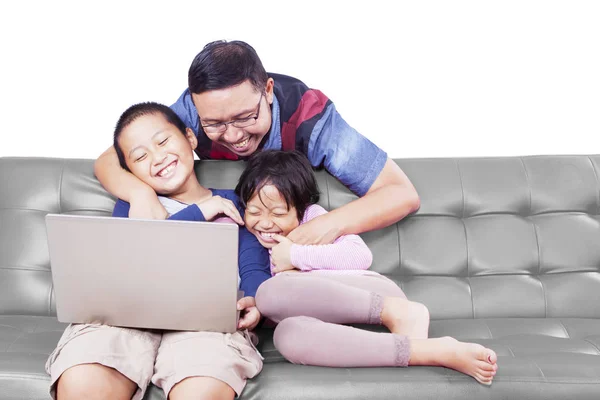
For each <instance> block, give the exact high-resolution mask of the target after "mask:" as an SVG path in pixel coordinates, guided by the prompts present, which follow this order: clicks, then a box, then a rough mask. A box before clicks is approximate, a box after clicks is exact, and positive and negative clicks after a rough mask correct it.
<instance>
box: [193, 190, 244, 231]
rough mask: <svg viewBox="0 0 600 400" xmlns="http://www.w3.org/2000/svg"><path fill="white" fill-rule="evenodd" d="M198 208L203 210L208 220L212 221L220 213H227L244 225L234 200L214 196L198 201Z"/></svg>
mask: <svg viewBox="0 0 600 400" xmlns="http://www.w3.org/2000/svg"><path fill="white" fill-rule="evenodd" d="M198 208H199V209H200V211H202V214H203V215H204V218H206V220H207V221H211V220H212V219H214V218H215V217H216V216H217V215H219V214H225V215H227V216H228V217H229V218H231V219H232V220H234V221H235V222H236V223H237V224H239V225H244V220H243V219H242V217H241V215H240V212H239V211H238V210H237V208H236V207H235V204H233V201H231V200H229V199H224V198H222V197H221V196H212V197H210V198H209V199H207V200H204V201H202V202H200V203H198Z"/></svg>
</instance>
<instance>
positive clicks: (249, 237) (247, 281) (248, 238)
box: [213, 190, 271, 297]
mask: <svg viewBox="0 0 600 400" xmlns="http://www.w3.org/2000/svg"><path fill="white" fill-rule="evenodd" d="M213 194H215V195H219V196H221V197H224V198H227V199H229V200H231V201H233V204H235V206H236V208H237V209H238V211H239V213H240V215H241V216H242V218H244V208H243V207H242V205H241V203H240V200H239V198H238V196H236V195H235V193H234V191H233V190H214V191H213ZM238 233H239V242H238V268H239V271H240V281H241V282H240V289H241V290H243V291H244V296H252V297H254V296H255V295H256V291H257V290H258V287H259V286H260V285H261V283H263V282H264V281H266V280H267V279H269V278H270V277H271V270H270V263H269V253H268V251H267V249H265V248H264V247H263V246H262V245H261V244H260V242H259V241H258V239H256V236H254V235H253V234H252V233H250V232H249V231H248V230H247V229H246V228H245V227H243V226H240V227H239V230H238Z"/></svg>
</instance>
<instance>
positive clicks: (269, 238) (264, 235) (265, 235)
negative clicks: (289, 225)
mask: <svg viewBox="0 0 600 400" xmlns="http://www.w3.org/2000/svg"><path fill="white" fill-rule="evenodd" d="M256 233H258V235H259V236H260V238H261V239H262V240H263V241H264V242H269V243H277V241H276V240H275V239H273V235H281V233H282V232H281V231H279V232H262V231H256Z"/></svg>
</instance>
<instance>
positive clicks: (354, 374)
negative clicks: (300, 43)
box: [243, 318, 600, 400]
mask: <svg viewBox="0 0 600 400" xmlns="http://www.w3.org/2000/svg"><path fill="white" fill-rule="evenodd" d="M359 327H360V328H362V329H371V330H377V331H384V330H383V328H379V327H378V328H374V327H368V326H359ZM598 332H600V320H598V319H588V318H494V319H456V320H437V321H432V322H431V327H430V336H431V337H441V336H453V337H455V338H457V339H459V340H461V341H471V342H476V343H480V344H482V345H484V346H487V347H490V348H492V349H493V350H494V351H496V353H497V354H498V366H499V370H498V374H497V375H496V377H495V379H494V383H493V386H494V387H495V388H498V387H499V386H502V390H494V391H493V392H492V391H490V388H488V387H486V386H484V385H477V384H475V385H474V384H473V382H474V380H473V379H472V378H470V377H467V376H465V375H463V374H461V373H458V372H456V371H454V370H451V369H447V368H438V367H411V368H320V367H309V366H302V367H299V366H293V365H292V364H290V363H288V362H286V361H285V360H284V359H283V358H282V356H281V355H280V354H279V353H278V352H277V351H276V350H275V348H274V346H273V341H272V335H271V333H272V332H269V331H264V332H263V336H262V339H263V340H262V343H261V346H260V347H259V348H260V349H261V353H262V355H263V356H264V357H265V367H264V369H263V371H262V373H261V374H260V375H259V377H258V378H257V379H255V380H254V381H251V382H249V383H248V386H247V388H246V391H245V392H244V396H243V397H244V398H248V399H260V398H262V396H264V398H276V399H286V400H287V399H290V400H291V399H435V400H439V399H443V398H478V399H479V398H481V399H486V398H500V397H497V394H498V393H502V397H501V398H504V399H566V398H569V393H572V386H573V385H577V386H578V390H579V393H580V394H581V396H578V397H577V398H578V399H580V398H581V399H585V398H590V399H597V394H598V392H599V391H600V335H598ZM259 388H260V391H259ZM498 389H500V388H498ZM583 393H585V395H583Z"/></svg>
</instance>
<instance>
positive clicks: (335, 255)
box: [290, 205, 373, 271]
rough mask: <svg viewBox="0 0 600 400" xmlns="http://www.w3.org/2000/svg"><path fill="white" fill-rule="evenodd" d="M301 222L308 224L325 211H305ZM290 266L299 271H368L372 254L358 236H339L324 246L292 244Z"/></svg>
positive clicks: (318, 208)
mask: <svg viewBox="0 0 600 400" xmlns="http://www.w3.org/2000/svg"><path fill="white" fill-rule="evenodd" d="M307 213H308V214H307V216H306V217H305V218H304V219H303V220H304V221H303V222H308V221H310V220H311V219H313V218H316V217H318V216H319V215H323V214H326V213H327V211H326V210H325V209H324V208H323V207H321V206H318V205H312V206H311V207H310V208H309V209H308V210H307ZM290 258H291V262H292V265H293V266H294V267H296V268H298V269H299V270H301V271H312V270H315V269H329V270H356V269H362V270H364V269H369V267H370V266H371V263H372V262H373V254H372V253H371V250H370V249H369V247H368V246H367V245H366V244H365V242H364V241H363V240H362V239H361V237H360V236H358V235H344V236H340V237H339V238H338V239H337V240H336V241H335V242H333V243H331V244H324V245H298V244H293V245H292V248H291V250H290Z"/></svg>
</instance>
